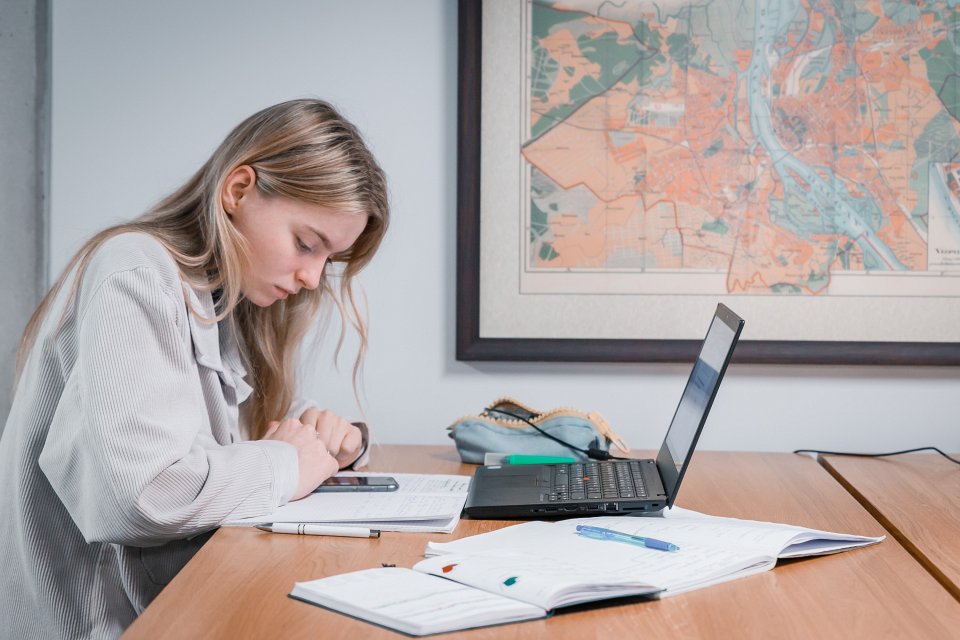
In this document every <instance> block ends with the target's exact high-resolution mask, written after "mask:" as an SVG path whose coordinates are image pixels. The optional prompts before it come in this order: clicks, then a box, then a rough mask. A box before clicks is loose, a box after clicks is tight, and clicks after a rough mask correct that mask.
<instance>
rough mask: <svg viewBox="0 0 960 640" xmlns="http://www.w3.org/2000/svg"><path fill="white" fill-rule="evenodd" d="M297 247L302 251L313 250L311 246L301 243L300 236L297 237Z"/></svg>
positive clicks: (309, 251) (308, 251)
mask: <svg viewBox="0 0 960 640" xmlns="http://www.w3.org/2000/svg"><path fill="white" fill-rule="evenodd" d="M297 249H298V250H300V251H301V252H302V253H311V252H312V251H313V248H311V247H308V246H307V245H305V244H304V243H303V240H301V239H300V238H297Z"/></svg>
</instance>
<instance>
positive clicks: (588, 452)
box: [484, 407, 630, 460]
mask: <svg viewBox="0 0 960 640" xmlns="http://www.w3.org/2000/svg"><path fill="white" fill-rule="evenodd" d="M484 411H487V412H490V411H493V412H494V413H502V414H503V415H505V416H510V417H511V418H514V419H516V420H523V421H524V422H526V423H527V424H528V425H530V426H531V427H533V428H534V429H536V430H537V431H539V432H540V433H541V434H543V435H545V436H546V437H548V438H550V439H551V440H553V441H554V442H556V443H558V444H562V445H563V446H565V447H568V448H570V449H573V450H574V451H579V452H580V453H582V454H583V455H585V456H587V457H588V458H590V459H591V460H629V459H630V458H618V457H617V456H615V455H612V454H611V453H610V452H609V451H604V450H603V449H598V448H597V447H589V448H587V449H581V448H580V447H577V446H574V445H572V444H570V443H569V442H564V441H563V440H561V439H560V438H558V437H556V436H554V435H551V434H549V433H547V432H546V431H544V430H543V429H541V428H540V427H538V426H537V425H535V424H533V423H532V422H530V421H529V420H527V419H526V418H524V417H523V416H520V415H517V414H515V413H513V412H511V411H504V410H503V409H494V408H493V407H487V408H486V409H484Z"/></svg>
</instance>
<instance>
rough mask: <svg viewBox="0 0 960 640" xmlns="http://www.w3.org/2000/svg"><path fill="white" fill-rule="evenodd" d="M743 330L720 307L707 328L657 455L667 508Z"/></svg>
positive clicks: (728, 312)
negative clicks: (665, 493)
mask: <svg viewBox="0 0 960 640" xmlns="http://www.w3.org/2000/svg"><path fill="white" fill-rule="evenodd" d="M742 329H743V320H741V319H740V317H739V316H737V315H736V314H735V313H733V312H732V311H730V309H728V308H727V307H725V306H724V305H722V304H720V305H717V312H716V314H714V316H713V321H712V322H711V323H710V328H709V329H707V335H706V337H705V338H704V339H703V344H702V345H701V347H700V353H699V355H698V356H697V360H696V362H695V363H694V365H693V370H692V371H691V372H690V378H689V379H687V386H686V387H685V388H684V389H683V395H682V396H680V403H679V404H678V405H677V410H676V412H675V413H674V414H673V420H671V421H670V428H669V429H668V430H667V436H666V437H665V438H664V440H663V445H662V446H661V447H660V452H659V453H658V454H657V468H658V469H659V471H660V478H661V479H662V480H663V488H664V490H665V491H666V492H667V504H668V506H673V501H674V499H675V498H676V496H677V487H679V485H680V481H681V480H682V479H683V472H684V471H685V470H686V467H687V464H688V463H689V462H690V458H691V456H692V454H693V449H694V446H696V444H697V439H698V438H699V437H700V432H701V431H702V430H703V425H704V423H706V421H707V414H708V413H709V412H710V406H711V405H712V404H713V399H714V398H715V397H716V395H717V388H718V387H719V386H720V380H721V379H722V378H723V374H724V372H725V371H726V369H727V364H728V363H729V362H730V356H731V355H733V348H734V346H735V345H736V343H737V339H738V338H739V337H740V331H741V330H742Z"/></svg>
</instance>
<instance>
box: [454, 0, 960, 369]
mask: <svg viewBox="0 0 960 640" xmlns="http://www.w3.org/2000/svg"><path fill="white" fill-rule="evenodd" d="M459 24H460V62H459V64H460V67H459V72H460V80H459V114H458V117H459V166H458V241H457V307H458V314H457V316H458V317H457V357H458V359H461V360H541V361H577V360H580V361H690V360H692V359H693V358H694V357H695V356H696V350H697V348H698V346H699V341H700V339H701V338H702V336H703V334H704V332H705V331H706V327H707V323H708V322H709V319H710V316H711V314H712V311H713V309H714V308H715V306H716V304H717V303H718V302H723V303H724V304H726V305H727V306H729V307H730V308H732V309H733V310H734V311H735V312H737V313H738V314H739V315H741V316H742V317H743V318H744V319H745V320H746V326H745V329H744V334H743V340H741V343H740V345H739V346H738V348H737V354H736V356H735V359H736V360H737V361H740V362H770V363H845V364H937V365H956V364H960V3H958V2H956V1H955V0H940V1H936V2H927V3H920V4H915V3H905V2H899V1H898V2H894V1H891V0H825V1H819V2H812V1H810V0H698V1H697V2H692V1H691V0H662V1H659V2H651V1H640V0H621V1H618V2H616V3H613V2H608V1H599V0H594V1H583V0H567V1H562V2H561V1H552V0H509V1H508V0H495V1H493V2H489V1H484V0H461V2H460V17H459Z"/></svg>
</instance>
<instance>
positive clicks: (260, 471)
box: [0, 233, 366, 639]
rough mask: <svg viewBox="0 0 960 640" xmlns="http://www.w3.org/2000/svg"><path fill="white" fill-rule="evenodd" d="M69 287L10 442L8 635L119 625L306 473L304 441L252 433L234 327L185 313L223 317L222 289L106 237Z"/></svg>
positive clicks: (2, 632) (25, 376)
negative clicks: (244, 418) (218, 302)
mask: <svg viewBox="0 0 960 640" xmlns="http://www.w3.org/2000/svg"><path fill="white" fill-rule="evenodd" d="M69 288H70V287H69V281H68V284H67V285H65V286H64V291H61V292H60V294H59V296H58V298H57V300H56V302H55V304H54V305H53V307H52V308H51V310H50V311H49V312H48V313H47V316H46V318H45V321H44V323H43V325H42V327H41V329H40V332H39V334H38V338H37V341H36V343H35V345H34V348H33V350H32V352H31V354H30V355H29V358H28V361H27V362H26V365H25V368H24V370H23V372H22V374H21V377H20V380H19V382H18V385H17V389H16V392H15V395H14V400H13V405H12V408H11V410H10V414H9V416H8V418H7V422H6V426H5V428H4V431H3V435H2V438H0V513H2V514H3V517H2V518H0V566H2V567H3V569H2V571H3V573H4V577H3V580H2V581H0V620H2V623H0V625H2V628H0V637H10V638H44V639H51V638H114V637H116V636H118V635H120V633H121V632H122V631H123V630H124V629H125V628H126V627H127V626H128V625H129V624H130V623H131V622H132V621H133V619H134V618H135V617H136V616H137V615H138V614H139V613H140V612H142V611H143V609H144V608H145V607H146V606H147V604H149V603H150V601H151V600H152V599H153V598H154V597H155V596H156V595H157V594H158V593H159V592H160V590H161V589H162V588H163V587H164V585H166V584H167V583H168V582H169V581H170V580H171V579H172V578H173V576H174V575H176V573H177V572H178V571H179V570H180V569H181V568H182V567H183V565H184V564H186V562H187V561H188V560H189V559H190V558H191V557H192V556H193V554H194V553H196V551H197V550H198V549H199V548H200V546H201V545H202V544H203V542H205V541H206V539H207V538H208V537H209V535H210V532H211V531H212V530H213V529H215V528H216V527H217V526H218V525H219V523H221V522H222V521H224V520H226V519H228V518H242V517H246V516H255V515H259V514H263V513H268V512H270V511H272V510H274V509H275V508H276V507H278V506H280V505H282V504H284V503H285V502H287V500H289V499H290V497H291V496H292V495H293V492H294V491H295V489H296V485H297V481H298V463H297V454H296V450H295V449H294V447H293V446H291V445H289V444H287V443H283V442H278V441H263V440H261V441H247V440H245V439H244V437H243V434H242V433H241V426H240V424H239V423H240V421H239V419H238V405H239V404H240V403H242V402H243V401H244V400H245V399H246V398H247V397H248V396H249V395H250V393H251V391H252V389H251V387H250V385H249V383H248V379H247V377H246V371H245V369H244V365H243V358H242V356H241V353H240V350H239V348H238V346H237V340H236V337H235V336H234V335H233V334H232V332H231V330H230V328H229V325H228V324H227V323H223V322H221V323H212V322H204V321H203V320H202V319H200V318H197V317H196V316H195V315H194V314H191V313H190V312H189V309H188V307H187V304H186V301H185V294H186V298H187V299H189V301H190V303H191V305H192V306H193V308H194V309H196V310H197V311H198V312H200V313H201V314H202V315H204V316H206V317H213V309H214V305H213V300H212V297H211V295H210V293H209V292H201V291H196V290H194V289H191V288H190V287H187V286H186V285H184V283H183V282H182V281H181V279H180V275H179V272H178V270H177V267H176V264H175V263H174V261H173V259H172V258H171V256H170V255H169V254H168V253H167V252H166V250H165V249H164V248H163V246H162V245H161V244H160V243H159V242H158V241H156V240H155V239H153V238H151V237H150V236H148V235H145V234H137V233H125V234H121V235H118V236H115V237H114V238H111V239H110V240H108V241H106V242H105V243H104V244H103V245H101V247H100V248H99V249H98V250H97V251H96V253H95V254H94V256H93V257H92V260H91V261H90V264H89V266H88V268H87V270H86V272H85V274H84V276H83V279H82V282H81V285H80V287H79V290H78V291H77V294H76V296H75V297H74V299H73V300H72V301H70V303H69V305H67V290H69ZM297 404H298V406H297V407H295V409H296V411H297V412H291V415H293V414H296V415H297V416H299V413H298V412H299V411H302V410H303V409H305V408H306V407H307V406H308V405H307V404H306V403H302V402H298V403H297ZM364 457H366V456H364ZM357 466H359V465H357Z"/></svg>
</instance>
